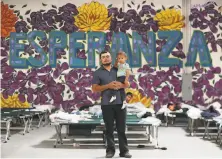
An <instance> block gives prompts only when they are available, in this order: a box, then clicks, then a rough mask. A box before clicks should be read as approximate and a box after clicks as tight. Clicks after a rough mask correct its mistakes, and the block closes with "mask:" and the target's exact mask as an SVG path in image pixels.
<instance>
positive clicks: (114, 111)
mask: <svg viewBox="0 0 222 159" xmlns="http://www.w3.org/2000/svg"><path fill="white" fill-rule="evenodd" d="M100 62H101V63H102V65H101V67H100V68H99V69H98V70H96V71H95V72H94V74H93V81H92V90H93V92H101V96H102V99H101V109H102V114H103V120H104V123H105V128H106V140H107V149H106V158H112V157H113V156H114V155H115V141H114V134H113V132H114V120H115V123H116V128H117V133H118V140H119V150H120V154H119V155H120V157H126V158H131V157H132V156H131V155H130V154H129V150H128V147H127V139H126V134H125V128H126V109H121V108H122V105H123V101H124V100H125V93H121V92H122V89H124V88H127V87H129V83H126V84H123V83H121V82H118V81H116V79H117V70H118V69H117V68H115V67H113V66H112V57H111V54H110V53H109V52H102V53H100ZM113 90H116V91H115V96H116V100H115V101H113V102H110V98H111V96H110V93H111V91H113Z"/></svg>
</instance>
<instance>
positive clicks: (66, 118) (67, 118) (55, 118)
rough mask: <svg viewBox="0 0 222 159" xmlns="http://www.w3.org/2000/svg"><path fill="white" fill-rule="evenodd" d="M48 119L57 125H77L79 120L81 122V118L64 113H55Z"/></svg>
mask: <svg viewBox="0 0 222 159" xmlns="http://www.w3.org/2000/svg"><path fill="white" fill-rule="evenodd" d="M49 119H50V121H51V122H52V123H58V122H72V123H78V122H79V120H81V119H82V118H81V116H80V115H77V114H68V113H65V112H61V111H59V112H56V113H53V114H51V115H50V116H49Z"/></svg>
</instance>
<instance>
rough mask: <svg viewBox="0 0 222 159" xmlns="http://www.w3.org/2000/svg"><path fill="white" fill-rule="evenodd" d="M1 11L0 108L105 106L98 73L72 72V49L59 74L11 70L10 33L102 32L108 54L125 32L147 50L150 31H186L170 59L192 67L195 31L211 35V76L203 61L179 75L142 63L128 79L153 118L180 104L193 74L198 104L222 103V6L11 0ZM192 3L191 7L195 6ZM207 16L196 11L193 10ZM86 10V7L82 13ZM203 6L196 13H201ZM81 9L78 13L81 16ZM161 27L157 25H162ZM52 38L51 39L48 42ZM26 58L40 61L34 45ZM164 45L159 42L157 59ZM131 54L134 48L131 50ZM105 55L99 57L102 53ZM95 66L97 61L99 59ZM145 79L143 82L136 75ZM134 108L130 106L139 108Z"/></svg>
mask: <svg viewBox="0 0 222 159" xmlns="http://www.w3.org/2000/svg"><path fill="white" fill-rule="evenodd" d="M3 2H4V3H1V13H2V14H1V18H2V21H1V30H2V31H1V106H2V107H28V106H30V105H31V104H34V105H43V104H53V105H55V106H57V107H63V109H65V110H69V109H70V108H72V107H80V106H82V105H85V104H92V103H95V102H98V103H99V100H100V94H99V93H92V91H91V80H92V73H93V71H94V70H95V69H91V68H85V69H71V68H69V62H68V58H67V57H68V50H69V47H68V46H67V48H66V49H64V50H62V49H61V50H59V51H57V61H58V64H57V67H56V68H51V67H50V66H49V65H46V66H44V67H42V68H38V69H36V68H29V69H14V68H12V67H11V66H10V65H9V62H8V58H9V34H10V32H14V31H16V32H30V31H32V30H42V31H45V32H46V33H48V32H49V31H51V30H63V31H65V32H66V33H67V34H69V33H72V32H74V31H87V30H88V29H91V30H92V31H104V32H105V33H106V36H107V44H106V47H105V48H104V49H105V50H107V51H111V52H112V50H110V46H111V38H112V34H113V32H125V33H127V34H128V36H129V38H130V43H131V44H132V39H131V35H132V31H137V32H138V33H139V34H140V35H142V38H143V42H145V43H147V37H146V36H145V32H146V31H154V32H155V33H156V32H157V31H159V30H181V31H183V36H184V38H183V39H182V40H181V42H180V43H179V44H178V45H177V47H176V48H175V49H174V50H173V51H172V53H171V55H170V57H171V58H179V59H182V60H183V61H184V64H185V62H186V52H188V51H187V50H188V47H189V41H190V39H191V35H192V33H193V30H201V31H203V32H204V33H205V37H206V40H207V42H208V47H209V49H210V50H211V58H212V62H213V67H212V68H201V66H200V64H199V63H198V62H199V57H197V63H196V64H195V67H194V68H185V67H184V69H180V68H179V67H178V66H174V67H170V68H160V67H156V68H153V67H150V66H149V64H148V65H147V61H146V60H145V58H144V57H143V56H142V66H141V68H133V73H134V75H132V76H131V77H130V83H131V88H130V90H128V91H132V92H133V93H134V94H135V96H134V99H133V101H134V102H135V101H141V102H143V103H144V104H145V105H146V106H147V107H149V106H150V104H151V103H152V104H153V105H154V108H155V110H158V109H159V108H160V107H161V106H162V105H164V104H166V103H168V102H181V101H182V97H181V96H182V94H181V92H182V91H181V84H182V74H183V73H184V72H187V73H192V74H193V75H194V76H193V100H192V101H189V102H191V103H193V104H202V105H206V104H208V103H210V102H212V101H215V100H220V101H222V74H221V67H222V51H221V48H222V16H221V10H222V8H221V7H220V6H222V2H221V1H220V0H215V1H214V2H215V3H212V4H208V5H207V7H204V4H205V3H207V2H208V1H204V0H191V1H188V2H187V1H186V3H185V1H184V0H183V1H182V0H177V1H175V0H168V1H162V0H152V1H151V0H146V1H145V0H144V1H139V0H137V1H128V0H125V1H119V0H118V1H117V0H114V1H113V0H112V1H107V0H106V1H104V0H100V1H95V3H94V2H91V1H86V0H85V1H71V0H70V1H68V0H64V1H55V0H53V1H52V0H46V1H44V2H43V1H27V0H23V1H21V0H20V1H18V0H5V1H3ZM189 2H190V3H189ZM196 4H198V6H200V5H202V7H201V8H199V7H197V8H196V9H194V8H193V9H191V7H193V6H194V5H196ZM84 5H85V6H84ZM196 6H197V5H196ZM78 7H80V8H78ZM157 21H158V22H157ZM47 36H48V34H47ZM36 42H38V43H39V45H40V46H41V47H42V48H43V49H44V50H45V52H47V53H48V49H49V48H48V41H47V40H42V41H41V40H40V39H38V38H37V39H36ZM82 42H83V43H84V45H85V50H79V52H78V54H77V56H78V57H79V58H80V59H82V60H86V59H87V41H82ZM22 43H24V44H26V47H25V51H24V52H21V53H20V57H22V58H27V57H29V56H33V57H35V58H37V59H38V58H40V56H39V54H38V53H37V52H36V51H35V50H34V49H33V48H32V47H31V45H29V43H28V41H22ZM164 44H165V41H164V40H160V39H158V36H156V49H157V56H158V54H159V52H160V51H161V49H162V46H163V45H164ZM131 46H132V45H131ZM97 53H99V52H97ZM96 59H97V60H96V66H99V60H98V59H99V56H98V54H96ZM138 72H139V73H142V74H137V73H138ZM133 101H132V102H133Z"/></svg>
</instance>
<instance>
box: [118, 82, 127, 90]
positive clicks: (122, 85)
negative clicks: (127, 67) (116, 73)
mask: <svg viewBox="0 0 222 159" xmlns="http://www.w3.org/2000/svg"><path fill="white" fill-rule="evenodd" d="M116 87H117V89H121V88H127V87H129V82H127V83H126V84H123V83H121V82H118V81H116Z"/></svg>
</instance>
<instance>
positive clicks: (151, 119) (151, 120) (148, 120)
mask: <svg viewBox="0 0 222 159" xmlns="http://www.w3.org/2000/svg"><path fill="white" fill-rule="evenodd" d="M139 124H151V125H153V126H159V125H160V124H161V121H160V120H159V119H157V118H155V117H147V118H142V119H141V120H140V121H139Z"/></svg>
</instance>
